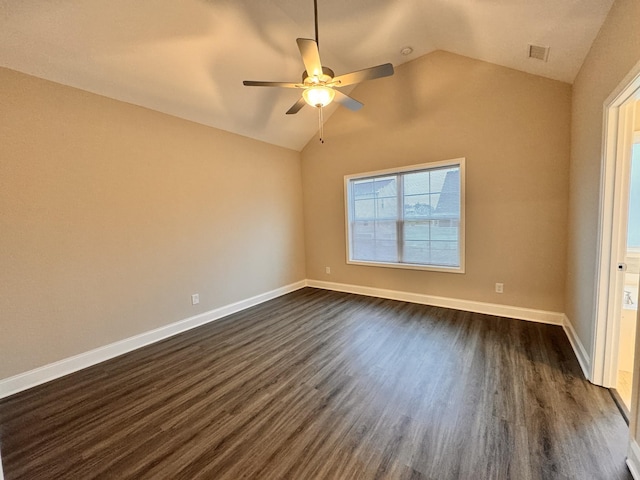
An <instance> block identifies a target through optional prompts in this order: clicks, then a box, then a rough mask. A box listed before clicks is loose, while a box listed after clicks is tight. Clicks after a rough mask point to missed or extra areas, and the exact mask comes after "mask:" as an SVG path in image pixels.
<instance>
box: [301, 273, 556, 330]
mask: <svg viewBox="0 0 640 480" xmlns="http://www.w3.org/2000/svg"><path fill="white" fill-rule="evenodd" d="M307 285H308V286H309V287H315V288H322V289H324V290H335V291H337V292H345V293H357V294H359V295H366V296H369V297H380V298H388V299H390V300H400V301H403V302H411V303H419V304H422V305H432V306H434V307H444V308H453V309H455V310H465V311H467V312H475V313H484V314H487V315H495V316H497V317H508V318H517V319H518V320H528V321H530V322H538V323H548V324H551V325H563V322H564V318H565V316H564V314H563V313H558V312H549V311H546V310H534V309H531V308H522V307H512V306H509V305H499V304H496V303H485V302H475V301H473V300H460V299H457V298H449V297H436V296H434V295H425V294H422V293H409V292H400V291H398V290H386V289H382V288H374V287H362V286H360V285H347V284H344V283H333V282H323V281H320V280H307Z"/></svg>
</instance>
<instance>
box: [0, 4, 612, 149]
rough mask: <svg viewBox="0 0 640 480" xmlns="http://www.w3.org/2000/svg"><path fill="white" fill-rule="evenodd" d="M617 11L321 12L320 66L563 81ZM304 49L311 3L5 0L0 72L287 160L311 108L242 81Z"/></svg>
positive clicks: (289, 64)
mask: <svg viewBox="0 0 640 480" xmlns="http://www.w3.org/2000/svg"><path fill="white" fill-rule="evenodd" d="M612 3H613V0H562V1H558V0H318V9H319V24H320V35H319V43H320V54H321V58H322V63H323V64H324V65H325V66H329V67H331V68H332V69H333V70H334V71H335V72H336V74H342V73H347V72H350V71H353V70H359V69H361V68H365V67H369V66H372V65H377V64H381V63H386V62H391V63H393V64H394V65H396V66H397V65H399V64H401V63H404V62H407V61H410V60H413V59H415V58H417V57H419V56H422V55H425V54H427V53H429V52H432V51H434V50H447V51H450V52H453V53H458V54H461V55H465V56H469V57H473V58H476V59H480V60H485V61H488V62H492V63H496V64H499V65H504V66H507V67H511V68H515V69H518V70H522V71H525V72H530V73H533V74H537V75H541V76H544V77H548V78H552V79H556V80H561V81H564V82H569V83H571V82H572V81H573V79H574V78H575V76H576V74H577V73H578V70H579V69H580V66H581V64H582V62H583V60H584V58H585V56H586V54H587V52H588V51H589V48H590V46H591V43H592V41H593V39H594V38H595V36H596V34H597V33H598V30H599V28H600V26H601V25H602V23H603V22H604V19H605V17H606V15H607V13H608V11H609V8H610V7H611V4H612ZM298 37H303V38H313V37H314V23H313V1H312V0H180V1H175V0H153V1H151V0H138V1H130V0H126V1H125V0H84V1H81V2H79V1H76V0H0V65H1V66H4V67H7V68H11V69H14V70H18V71H21V72H24V73H28V74H31V75H35V76H38V77H42V78H45V79H49V80H52V81H55V82H58V83H62V84H65V85H70V86H73V87H77V88H81V89H83V90H88V91H90V92H94V93H98V94H100V95H104V96H107V97H112V98H115V99H118V100H122V101H125V102H130V103H133V104H136V105H141V106H144V107H147V108H151V109H154V110H158V111H160V112H164V113H168V114H171V115H175V116H177V117H181V118H185V119H188V120H192V121H195V122H198V123H202V124H205V125H210V126H213V127H217V128H220V129H223V130H227V131H231V132H234V133H238V134H241V135H245V136H248V137H252V138H255V139H259V140H263V141H265V142H269V143H273V144H276V145H281V146H284V147H288V148H292V149H295V150H300V149H302V148H303V147H304V145H305V144H306V143H307V142H308V141H309V139H310V138H311V137H313V135H314V134H315V132H316V130H317V128H318V123H317V122H318V120H317V116H316V113H315V112H314V111H313V110H314V109H312V108H310V107H306V108H303V109H302V110H301V111H300V113H298V114H297V115H285V112H286V111H287V109H288V108H289V107H290V106H291V105H292V104H293V103H294V102H295V101H296V100H297V99H298V98H299V95H300V92H299V91H298V90H294V89H275V88H256V87H244V86H243V85H242V80H245V79H247V80H272V81H299V79H300V75H301V73H302V71H303V68H304V67H303V65H302V62H301V60H300V56H299V53H298V49H297V46H296V42H295V39H296V38H298ZM529 43H532V44H537V45H542V46H549V47H550V53H549V57H548V61H547V62H543V61H541V60H534V59H529V58H528V57H527V54H528V44H529ZM406 46H411V47H412V48H413V53H411V54H410V55H407V56H403V55H402V54H401V53H400V50H401V49H402V48H403V47H406ZM424 81H425V82H428V81H429V79H428V78H425V79H424ZM354 96H356V97H357V91H356V92H355V93H354ZM331 108H343V107H334V106H332V107H331ZM364 108H366V105H365V107H364ZM328 113H329V114H330V113H331V109H330V110H329V112H328ZM353 115H358V113H357V112H353Z"/></svg>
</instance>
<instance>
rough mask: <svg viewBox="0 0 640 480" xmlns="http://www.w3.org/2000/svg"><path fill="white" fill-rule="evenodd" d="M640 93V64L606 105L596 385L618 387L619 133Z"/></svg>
mask: <svg viewBox="0 0 640 480" xmlns="http://www.w3.org/2000/svg"><path fill="white" fill-rule="evenodd" d="M638 93H640V62H638V63H637V64H636V65H635V66H634V67H633V68H632V69H631V71H630V72H629V73H628V74H627V76H626V77H625V78H624V79H623V80H622V82H620V84H619V85H618V87H617V88H616V89H615V90H614V91H613V92H612V93H611V95H609V97H608V98H607V100H605V102H604V112H603V141H602V163H601V167H600V208H599V217H598V244H597V257H596V258H597V264H596V284H595V286H596V290H595V295H594V312H595V322H594V335H593V346H592V347H593V356H592V359H593V361H592V364H591V378H590V380H591V381H592V382H593V383H595V384H597V385H602V386H604V387H612V386H614V385H615V381H616V372H615V368H616V365H617V344H618V339H617V338H615V337H616V336H615V332H616V331H617V328H618V323H619V322H615V321H609V320H608V318H609V315H610V314H611V309H612V308H615V306H613V305H610V302H609V296H610V291H611V285H612V281H613V280H615V278H614V276H613V275H612V273H613V272H612V271H611V269H610V267H611V265H612V258H611V252H612V248H613V246H614V245H617V242H619V240H620V239H619V236H620V234H619V231H618V230H616V231H614V229H613V227H614V225H617V224H619V222H618V221H617V220H618V219H617V218H616V215H620V212H619V211H616V208H615V207H616V202H615V192H616V186H617V183H616V181H617V182H618V184H619V182H620V179H617V177H619V176H620V168H619V167H618V165H619V162H620V161H621V159H622V154H623V150H624V149H621V148H620V147H621V145H619V136H618V131H619V129H620V128H621V127H623V125H622V123H626V122H628V121H633V117H631V120H629V114H628V108H627V109H625V108H624V106H625V104H626V103H627V102H628V101H629V100H630V99H632V98H634V97H635V96H636V94H638ZM625 110H626V112H625ZM631 142H633V136H631ZM617 167H618V168H617Z"/></svg>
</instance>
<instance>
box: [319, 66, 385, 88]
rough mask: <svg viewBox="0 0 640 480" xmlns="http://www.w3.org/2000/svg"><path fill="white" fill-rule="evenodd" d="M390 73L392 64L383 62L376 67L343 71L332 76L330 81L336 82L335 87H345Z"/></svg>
mask: <svg viewBox="0 0 640 480" xmlns="http://www.w3.org/2000/svg"><path fill="white" fill-rule="evenodd" d="M390 75H393V65H391V64H390V63H385V64H383V65H378V66H376V67H370V68H365V69H364V70H358V71H357V72H351V73H345V74H344V75H340V76H338V77H336V78H334V79H333V81H332V82H331V83H336V84H337V85H336V86H337V87H345V86H347V85H352V84H354V83H360V82H364V81H365V80H374V79H376V78H382V77H388V76H390Z"/></svg>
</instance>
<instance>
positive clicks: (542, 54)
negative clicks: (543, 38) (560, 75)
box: [529, 44, 549, 62]
mask: <svg viewBox="0 0 640 480" xmlns="http://www.w3.org/2000/svg"><path fill="white" fill-rule="evenodd" d="M529 58H535V59H536V60H542V61H543V62H546V61H547V60H548V59H549V47H542V46H540V45H532V44H529Z"/></svg>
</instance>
